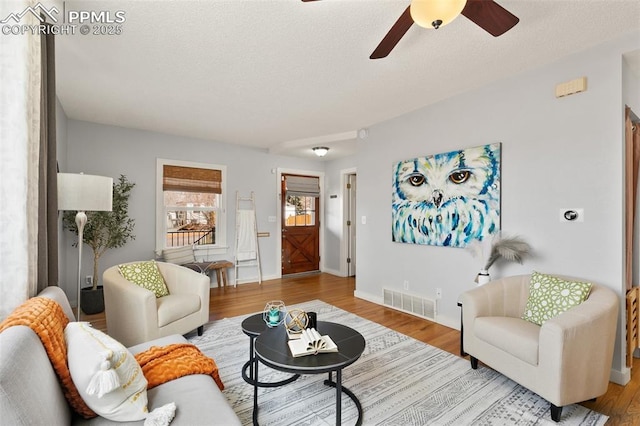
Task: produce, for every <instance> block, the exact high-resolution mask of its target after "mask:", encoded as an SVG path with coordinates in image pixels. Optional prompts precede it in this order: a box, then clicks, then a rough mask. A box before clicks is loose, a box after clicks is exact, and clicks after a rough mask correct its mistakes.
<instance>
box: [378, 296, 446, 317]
mask: <svg viewBox="0 0 640 426" xmlns="http://www.w3.org/2000/svg"><path fill="white" fill-rule="evenodd" d="M382 291H383V298H384V300H383V303H384V305H385V306H388V307H390V308H393V309H397V310H399V311H402V312H406V313H408V314H412V315H416V316H419V317H422V318H426V319H428V320H431V321H435V320H436V312H437V311H436V306H437V305H436V301H435V300H434V299H427V298H426V297H421V296H416V295H412V294H408V293H402V292H400V291H396V290H390V289H387V288H383V289H382Z"/></svg>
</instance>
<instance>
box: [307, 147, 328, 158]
mask: <svg viewBox="0 0 640 426" xmlns="http://www.w3.org/2000/svg"><path fill="white" fill-rule="evenodd" d="M311 149H312V150H313V153H314V154H316V155H317V156H318V157H324V156H325V155H327V152H329V148H327V147H326V146H316V147H313V148H311Z"/></svg>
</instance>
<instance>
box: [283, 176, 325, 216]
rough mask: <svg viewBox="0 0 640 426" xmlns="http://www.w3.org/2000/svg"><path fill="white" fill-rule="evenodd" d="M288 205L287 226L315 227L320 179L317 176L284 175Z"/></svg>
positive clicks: (286, 209) (286, 212) (286, 210)
mask: <svg viewBox="0 0 640 426" xmlns="http://www.w3.org/2000/svg"><path fill="white" fill-rule="evenodd" d="M283 179H284V190H285V196H286V205H285V213H284V216H285V218H284V224H285V226H315V225H316V223H317V221H316V210H317V202H316V199H317V198H318V197H319V196H320V179H319V178H318V177H316V176H296V175H283Z"/></svg>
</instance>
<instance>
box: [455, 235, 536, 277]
mask: <svg viewBox="0 0 640 426" xmlns="http://www.w3.org/2000/svg"><path fill="white" fill-rule="evenodd" d="M468 249H469V250H470V251H471V254H472V255H473V256H474V257H479V258H480V259H481V260H482V268H481V269H480V272H479V273H478V275H476V279H475V282H476V283H477V284H478V285H483V284H486V283H488V282H489V281H490V280H491V276H490V275H489V268H491V266H492V265H493V264H494V263H495V262H496V261H497V260H499V259H505V260H507V261H510V262H518V263H522V261H523V259H524V258H525V257H526V256H527V255H528V254H529V252H530V251H531V246H530V245H529V244H528V243H527V242H526V241H524V240H523V239H522V238H521V237H519V236H514V237H510V236H505V235H502V234H501V233H500V232H497V233H495V234H493V235H492V236H490V237H489V238H487V239H485V240H483V241H479V240H474V241H473V242H472V243H471V244H469V246H468Z"/></svg>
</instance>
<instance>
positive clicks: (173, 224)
mask: <svg viewBox="0 0 640 426" xmlns="http://www.w3.org/2000/svg"><path fill="white" fill-rule="evenodd" d="M225 173H226V167H225V166H220V165H213V164H211V165H209V164H202V163H191V162H184V161H171V160H158V181H159V182H158V186H159V192H160V194H159V197H160V198H161V205H160V203H158V204H159V210H160V211H159V214H158V222H157V227H158V232H157V235H158V241H157V243H156V249H157V250H158V251H160V250H162V249H164V248H168V247H181V246H188V245H192V246H214V247H215V246H224V245H225V239H224V234H225V230H224V229H223V228H224V226H222V224H223V223H226V218H225V217H224V212H225V209H224V206H223V202H224V198H223V188H224V175H225Z"/></svg>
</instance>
